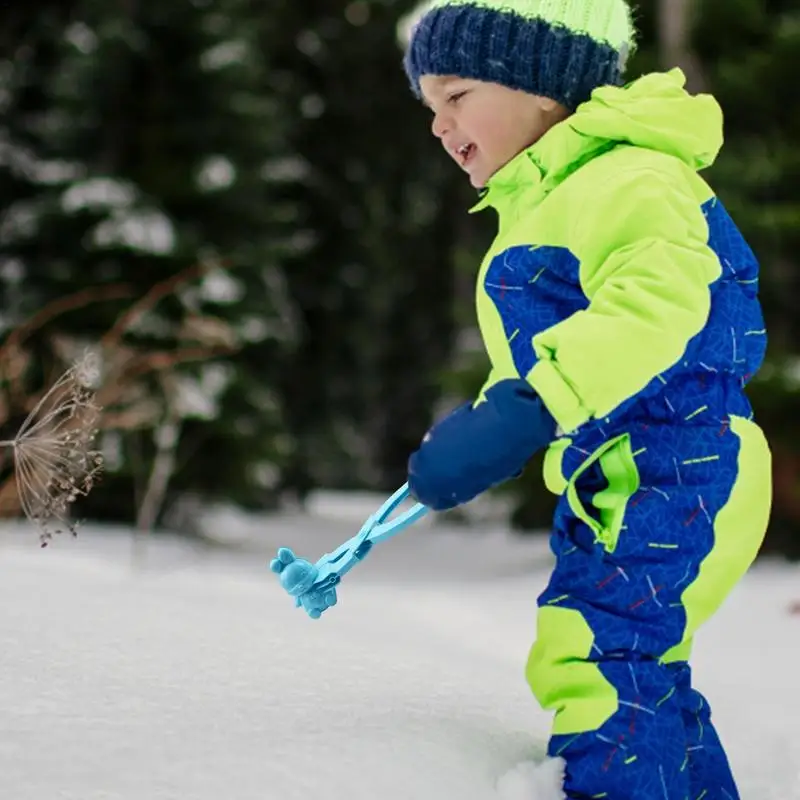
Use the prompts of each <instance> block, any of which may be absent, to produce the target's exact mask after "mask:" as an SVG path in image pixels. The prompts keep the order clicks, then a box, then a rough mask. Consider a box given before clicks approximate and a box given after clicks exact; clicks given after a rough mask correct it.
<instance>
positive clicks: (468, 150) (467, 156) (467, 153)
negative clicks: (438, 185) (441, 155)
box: [456, 144, 477, 168]
mask: <svg viewBox="0 0 800 800" xmlns="http://www.w3.org/2000/svg"><path fill="white" fill-rule="evenodd" d="M476 150H477V148H476V147H475V145H474V144H462V145H461V147H459V148H458V150H456V156H457V158H458V163H459V164H460V165H461V166H462V168H463V167H466V166H467V164H468V163H469V162H470V161H471V160H472V159H473V157H474V156H475V152H476Z"/></svg>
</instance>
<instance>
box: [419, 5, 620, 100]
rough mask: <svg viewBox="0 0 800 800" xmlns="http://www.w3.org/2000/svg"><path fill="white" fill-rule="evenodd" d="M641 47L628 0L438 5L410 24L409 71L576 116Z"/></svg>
mask: <svg viewBox="0 0 800 800" xmlns="http://www.w3.org/2000/svg"><path fill="white" fill-rule="evenodd" d="M634 46H635V42H634V27H633V21H632V18H631V11H630V8H629V7H628V5H627V3H626V2H625V0H433V2H428V3H426V4H425V6H424V7H423V10H422V11H421V14H420V15H419V16H418V18H417V20H416V22H415V23H414V24H413V26H412V27H411V31H410V38H409V42H408V46H407V49H406V54H405V58H404V67H405V70H406V74H407V75H408V78H409V81H410V82H411V87H412V90H413V91H414V93H415V94H416V95H417V96H418V97H419V96H421V91H420V85H419V80H420V77H421V76H422V75H456V76H458V77H461V78H472V79H475V80H481V81H487V82H490V83H499V84H502V85H503V86H507V87H508V88H510V89H520V90H522V91H524V92H529V93H531V94H537V95H540V96H543V97H549V98H551V99H552V100H556V101H557V102H559V103H561V104H562V105H564V106H566V107H567V108H568V109H569V110H570V111H574V110H575V109H576V108H577V107H578V106H579V105H580V104H581V103H583V102H584V101H585V100H588V99H589V96H590V95H591V93H592V91H594V89H596V88H597V87H599V86H604V85H607V84H612V85H620V84H621V83H622V82H623V73H624V71H625V64H626V62H627V59H628V56H629V54H630V53H631V51H632V50H633V48H634Z"/></svg>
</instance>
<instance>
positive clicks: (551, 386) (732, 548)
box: [475, 70, 771, 800]
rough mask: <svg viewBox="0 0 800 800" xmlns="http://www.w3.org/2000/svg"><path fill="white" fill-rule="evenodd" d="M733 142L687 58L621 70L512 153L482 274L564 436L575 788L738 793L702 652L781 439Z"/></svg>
mask: <svg viewBox="0 0 800 800" xmlns="http://www.w3.org/2000/svg"><path fill="white" fill-rule="evenodd" d="M721 144H722V117H721V112H720V109H719V107H718V105H717V104H716V102H715V101H714V100H713V99H712V98H711V97H709V96H706V95H701V96H697V97H693V96H690V95H689V94H687V93H686V92H685V90H684V76H683V74H682V73H681V72H680V71H679V70H674V71H672V72H669V73H654V74H651V75H647V76H645V77H643V78H641V79H639V80H637V81H635V82H633V83H632V84H630V85H629V86H627V87H624V88H618V87H611V86H608V87H604V88H601V89H599V90H597V91H595V92H594V94H593V96H592V99H591V100H590V101H589V102H587V103H585V104H584V105H582V106H581V107H580V108H579V109H578V111H577V112H576V113H575V114H574V115H573V116H571V117H570V118H568V119H567V120H566V121H564V122H562V123H560V124H559V125H557V126H556V127H554V128H553V129H551V130H550V131H548V132H547V134H545V136H544V137H542V139H540V140H539V141H538V142H537V143H536V144H534V145H533V146H532V147H530V148H529V149H527V150H526V151H524V152H522V153H521V154H520V155H519V156H517V157H516V158H514V159H513V160H512V161H511V162H509V163H508V164H506V165H505V166H504V167H503V168H502V169H501V170H500V171H499V172H498V173H497V174H496V175H495V176H493V178H492V179H491V181H490V182H489V185H488V187H487V191H486V194H485V196H484V197H483V198H482V199H481V202H480V203H479V204H478V206H476V209H475V210H478V209H479V208H484V207H486V206H492V207H493V208H494V209H495V210H496V211H497V214H498V217H499V231H498V235H497V238H496V240H495V241H494V243H493V244H492V246H491V249H490V250H489V252H488V254H487V255H486V258H485V260H484V262H483V264H482V267H481V270H480V274H479V280H478V285H477V308H478V317H479V324H480V328H481V332H482V335H483V338H484V341H485V344H486V347H487V351H488V353H489V356H490V359H491V363H492V371H491V374H490V376H489V379H488V381H487V383H486V386H485V387H484V391H485V390H487V389H488V388H490V387H491V386H492V385H493V384H495V383H496V382H498V381H500V380H502V379H504V378H509V377H518V376H521V377H523V378H527V380H528V381H530V383H531V384H532V385H533V387H534V388H535V389H536V391H537V392H538V393H539V395H540V396H541V398H542V399H543V400H544V402H545V404H546V405H547V407H548V409H549V410H550V412H551V413H552V415H553V416H554V417H555V418H556V420H557V422H558V424H559V427H560V429H561V432H562V434H563V435H561V436H560V437H559V438H558V439H557V440H556V441H555V442H554V443H553V444H552V446H551V447H550V448H549V450H548V452H547V454H546V458H545V481H546V483H547V485H548V487H549V488H550V489H551V490H552V491H554V492H555V493H556V494H558V495H559V501H558V506H557V510H556V514H555V519H554V523H553V531H552V549H553V552H554V554H555V557H556V565H555V569H554V572H553V574H552V578H551V580H550V582H549V585H548V586H547V588H546V589H545V591H544V593H543V594H542V595H541V597H540V598H539V611H538V620H537V635H536V641H535V644H534V645H533V647H532V649H531V652H530V657H529V661H528V665H527V671H526V674H527V678H528V681H529V683H530V686H531V688H532V690H533V692H534V694H535V696H536V697H537V698H538V700H539V702H540V703H541V705H542V706H543V707H544V708H545V709H548V710H552V711H553V712H555V720H554V727H553V736H552V739H551V743H550V752H551V755H554V756H555V755H557V756H561V757H563V758H564V759H565V760H566V763H567V779H566V783H565V789H566V791H567V793H568V795H569V796H570V797H575V798H584V797H585V798H589V797H592V798H608V800H655V799H656V798H658V800H687V798H691V800H697V798H701V797H702V798H703V800H716V799H717V798H720V799H721V798H736V797H738V794H737V791H736V787H735V784H734V781H733V778H732V776H731V774H730V770H729V767H728V764H727V760H726V757H725V754H724V751H723V749H722V747H721V745H720V743H719V740H718V738H717V735H716V733H715V731H714V728H713V726H712V725H711V722H710V717H709V708H708V704H707V702H706V701H705V700H704V698H703V697H702V696H701V695H700V694H699V693H698V692H697V691H696V690H695V689H694V688H693V687H692V685H691V681H690V671H689V666H688V663H687V661H688V657H689V653H690V649H691V645H692V639H693V636H694V634H695V632H696V631H697V629H698V628H699V627H700V626H701V625H702V624H703V623H704V622H705V621H706V620H707V619H708V618H709V617H710V616H711V615H712V614H713V613H714V612H715V611H716V609H717V608H718V607H719V605H720V604H721V603H722V601H723V600H724V598H725V597H726V595H728V593H729V592H730V590H731V589H732V588H733V586H734V585H735V584H736V583H737V582H738V581H739V580H740V579H741V577H742V576H743V575H744V573H745V572H746V570H747V569H748V567H749V566H750V565H751V563H752V562H753V560H754V558H755V557H756V554H757V551H758V549H759V546H760V544H761V542H762V539H763V536H764V533H765V530H766V526H767V520H768V516H769V510H770V504H771V469H770V452H769V448H768V445H767V442H766V441H765V438H764V436H763V435H762V432H761V430H760V429H759V427H757V425H756V424H755V423H754V422H753V421H752V412H751V407H750V404H749V402H748V400H747V398H746V396H745V393H744V387H745V385H746V384H747V382H748V380H749V379H750V378H751V377H752V375H754V374H755V372H756V371H757V370H758V369H759V367H760V365H761V362H762V360H763V357H764V352H765V346H766V336H765V330H764V321H763V318H762V314H761V310H760V306H759V302H758V298H757V290H758V264H757V262H756V259H755V257H754V255H753V253H752V252H751V250H750V248H749V247H748V245H747V244H746V242H745V241H744V239H743V238H742V236H741V234H740V233H739V231H738V229H737V227H736V226H735V224H734V223H733V221H732V220H731V218H730V217H729V215H728V213H727V212H726V210H725V208H724V207H723V205H722V203H721V202H720V201H719V199H718V198H717V197H715V196H714V194H713V192H712V191H711V189H710V188H709V187H708V185H707V184H706V183H705V182H704V181H703V180H702V179H701V178H700V177H699V176H698V174H697V173H698V171H699V170H701V169H703V168H705V167H707V166H708V165H710V164H711V163H712V162H713V160H714V158H715V157H716V155H717V152H718V150H719V149H720V147H721Z"/></svg>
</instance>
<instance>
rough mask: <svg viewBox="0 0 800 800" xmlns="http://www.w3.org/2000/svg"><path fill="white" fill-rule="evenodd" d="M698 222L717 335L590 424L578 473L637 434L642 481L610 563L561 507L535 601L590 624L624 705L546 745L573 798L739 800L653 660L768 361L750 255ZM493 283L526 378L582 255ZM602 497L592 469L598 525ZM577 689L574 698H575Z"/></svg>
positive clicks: (564, 504)
mask: <svg viewBox="0 0 800 800" xmlns="http://www.w3.org/2000/svg"><path fill="white" fill-rule="evenodd" d="M703 213H704V215H705V217H706V219H707V221H708V226H709V245H710V247H711V248H712V249H713V250H714V252H715V253H716V254H717V256H718V257H719V260H720V264H721V266H722V274H721V275H720V277H719V279H718V280H717V281H716V282H715V283H714V284H713V285H712V286H711V287H710V290H711V297H712V301H711V312H710V315H709V319H708V323H707V325H706V326H705V328H704V330H703V331H701V332H700V333H699V334H698V335H697V336H696V337H695V338H694V339H693V340H692V341H691V342H690V343H689V345H688V347H687V349H686V352H685V354H684V357H683V358H682V359H681V360H680V361H679V362H678V363H676V364H675V365H673V366H672V367H671V368H670V369H669V370H668V371H666V372H665V373H664V374H663V375H661V376H658V377H657V378H655V379H654V380H653V381H652V382H651V383H650V384H649V385H648V386H647V387H646V388H645V389H644V390H643V391H642V392H641V393H639V394H638V395H636V396H635V397H632V398H630V399H629V400H627V401H626V402H624V403H623V404H622V405H621V406H620V407H618V408H617V409H615V411H614V412H613V413H612V414H611V415H610V416H609V417H608V418H607V419H604V420H599V421H593V422H590V423H588V424H587V425H585V426H583V427H582V428H581V429H580V430H579V431H578V432H577V434H576V435H575V437H574V438H573V441H572V443H571V445H570V446H569V447H568V448H567V450H566V451H565V454H564V463H563V472H564V474H565V477H566V478H569V477H570V476H571V475H572V474H573V473H574V472H575V470H576V469H577V468H578V466H580V465H581V464H582V462H584V461H585V460H586V458H587V456H588V455H589V454H590V453H592V452H593V451H594V450H595V449H596V448H597V447H598V445H599V444H601V443H602V442H603V441H606V440H607V439H609V438H611V437H613V436H616V435H618V434H620V433H623V432H624V433H628V434H629V435H630V443H631V448H632V451H633V454H634V457H635V461H636V465H637V467H638V471H639V477H640V488H639V489H638V491H637V492H636V493H635V494H634V495H633V496H632V497H631V498H630V500H629V502H628V505H627V509H626V512H625V520H624V523H625V524H624V525H623V530H622V531H621V532H620V535H619V539H618V542H617V544H616V548H615V549H613V551H612V552H608V551H607V550H606V549H605V548H604V547H603V545H602V544H601V543H599V542H595V536H594V533H593V532H592V530H591V529H590V528H589V527H588V526H587V525H586V524H585V523H584V522H583V521H581V520H580V519H579V518H578V517H577V516H576V515H575V513H574V511H573V509H572V508H571V507H570V505H569V502H568V499H567V497H566V496H562V497H561V498H560V499H559V503H558V506H557V509H556V513H555V518H554V524H553V532H552V537H551V546H552V550H553V552H554V554H555V556H556V566H555V569H554V571H553V574H552V577H551V580H550V583H549V585H548V586H547V588H546V590H545V591H544V593H543V594H542V595H541V597H540V598H539V604H540V605H558V606H563V607H567V608H572V609H576V610H578V611H579V612H580V613H581V615H582V616H583V617H584V619H585V620H586V622H587V623H588V625H589V627H590V628H591V630H592V632H593V634H594V648H593V651H592V654H591V656H590V660H592V661H594V662H596V663H597V665H598V667H599V669H600V670H601V672H602V673H603V675H604V676H605V677H606V679H607V680H608V681H609V682H610V683H611V684H612V685H613V686H614V687H615V688H616V689H617V692H618V696H619V708H618V711H617V712H616V713H615V714H614V715H613V716H612V717H611V718H610V719H609V720H608V721H607V722H605V723H604V724H603V725H602V727H601V728H600V729H598V730H595V731H589V732H586V733H582V734H578V735H571V736H553V737H552V739H551V742H550V748H549V749H550V754H551V755H553V756H556V755H557V756H561V757H563V758H565V759H566V762H567V776H566V782H565V789H566V791H567V794H568V796H569V797H570V798H576V799H577V798H581V800H588V798H594V797H607V798H609V800H633V798H636V800H686V798H691V799H692V800H694V798H700V797H702V798H703V800H732V799H735V798H738V796H739V795H738V793H737V791H736V787H735V783H734V780H733V777H732V776H731V773H730V768H729V766H728V762H727V759H726V757H725V753H724V751H723V749H722V745H721V744H720V742H719V739H718V737H717V735H716V732H715V730H714V727H713V725H712V724H711V720H710V711H709V708H708V703H707V702H706V701H705V699H704V698H703V697H702V695H700V694H699V693H698V692H696V691H695V690H694V689H693V688H692V686H691V681H690V671H689V667H688V665H687V664H686V663H685V662H679V663H677V664H671V665H665V664H662V663H660V662H659V658H660V657H661V656H662V655H663V654H664V653H665V652H667V651H668V650H670V649H671V648H672V647H674V646H676V645H678V644H679V643H681V640H682V637H683V635H684V631H685V628H686V612H685V609H684V607H683V604H682V601H681V595H682V592H683V591H684V590H685V588H686V587H687V586H688V585H689V584H691V583H692V582H693V581H694V580H695V579H696V577H697V575H698V570H699V568H700V565H701V564H702V562H703V560H704V559H705V558H706V556H708V554H709V553H710V552H711V550H712V548H713V546H714V530H713V522H714V519H715V516H716V515H717V513H718V512H719V510H720V509H721V508H722V507H723V506H724V505H725V503H726V502H727V500H728V498H729V496H730V492H731V490H732V487H733V485H734V482H735V480H736V477H737V457H738V454H739V438H738V437H737V436H736V435H735V434H734V433H732V432H731V430H730V427H729V417H730V415H736V416H743V417H748V418H749V417H751V416H752V412H751V408H750V405H749V402H748V400H747V398H746V397H745V394H744V391H743V389H744V386H745V385H746V383H747V381H748V380H749V378H750V376H751V375H753V374H754V373H755V372H756V371H757V370H758V368H759V366H760V364H761V362H762V360H763V357H764V351H765V342H766V336H765V331H764V321H763V318H762V316H761V310H760V306H759V303H758V300H757V297H756V294H757V288H758V264H757V262H756V259H755V257H754V256H753V253H752V251H751V250H750V248H749V247H748V245H747V244H746V242H745V241H744V239H743V238H742V236H741V234H740V233H739V231H738V229H737V228H736V226H735V225H734V223H733V222H732V220H731V218H730V217H729V215H728V214H727V212H726V211H725V209H724V207H723V205H722V203H721V202H719V201H718V200H717V199H713V200H711V201H709V202H708V203H706V204H705V205H704V206H703ZM485 286H486V290H487V292H488V293H489V295H490V297H491V298H492V300H493V302H494V304H495V306H496V308H497V309H498V311H499V313H500V315H501V317H502V319H503V323H504V326H505V330H506V333H507V335H508V336H509V338H510V339H511V344H512V352H513V356H514V361H515V364H516V366H517V368H518V369H519V371H520V373H521V374H522V375H525V374H527V372H528V371H529V370H530V369H531V367H532V366H533V364H534V363H535V361H536V356H535V354H534V352H533V347H532V345H531V340H532V338H533V337H534V336H535V335H536V334H537V333H539V332H540V331H542V330H544V329H545V328H547V327H549V326H550V325H552V324H553V323H554V321H557V320H561V319H564V318H565V317H567V316H569V315H570V314H571V313H574V312H575V311H578V310H580V309H583V308H586V306H587V305H588V301H587V299H586V297H585V296H584V295H583V293H582V292H581V291H580V287H579V283H578V262H577V259H575V258H574V257H573V256H572V255H571V254H570V253H569V252H567V251H565V250H563V249H559V248H552V247H539V248H530V247H518V248H514V249H513V250H510V251H507V252H505V253H502V254H500V255H499V256H498V257H497V258H495V259H494V261H493V263H492V264H491V265H490V268H489V270H488V272H487V275H486V279H485ZM512 336H513V339H512V338H511V337H512ZM606 487H607V482H606V479H605V477H604V475H603V474H602V471H601V470H600V468H599V466H597V465H594V466H592V467H590V468H589V469H588V470H586V471H585V472H584V473H583V474H582V475H580V477H579V478H578V479H577V481H576V488H577V490H578V498H579V501H580V502H581V504H582V506H583V509H584V511H585V512H586V513H587V514H588V515H590V516H594V517H595V518H599V517H598V513H599V512H598V511H597V509H595V508H594V506H592V498H593V497H594V495H595V494H596V493H597V492H599V491H601V490H602V489H604V488H606ZM580 657H581V655H580V654H577V653H576V654H575V658H580ZM572 674H574V673H572ZM563 680H564V681H565V687H562V693H563V694H564V695H566V696H569V695H570V691H569V680H570V671H569V670H564V675H563ZM574 692H575V695H576V696H579V695H580V693H581V687H579V686H575V687H574ZM603 792H605V794H603Z"/></svg>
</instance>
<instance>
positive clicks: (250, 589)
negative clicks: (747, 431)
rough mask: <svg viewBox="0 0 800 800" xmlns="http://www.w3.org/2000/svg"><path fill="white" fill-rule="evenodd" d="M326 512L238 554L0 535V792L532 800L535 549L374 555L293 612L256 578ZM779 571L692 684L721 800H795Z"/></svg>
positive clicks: (69, 798)
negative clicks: (324, 598)
mask: <svg viewBox="0 0 800 800" xmlns="http://www.w3.org/2000/svg"><path fill="white" fill-rule="evenodd" d="M343 509H346V505H345V506H342V507H341V508H339V509H338V511H337V509H331V508H328V509H327V510H325V511H320V510H317V511H316V512H315V513H314V514H312V515H307V516H304V515H297V516H286V517H283V518H281V519H267V520H263V519H261V520H254V519H251V520H249V521H246V522H242V521H241V520H234V519H233V518H231V517H229V516H226V515H219V516H218V517H217V518H215V519H214V520H213V524H214V526H216V528H217V530H218V532H219V533H220V534H221V535H223V534H224V536H223V538H226V539H228V540H238V545H239V546H238V547H236V548H234V549H231V548H229V547H225V548H221V547H210V548H208V547H206V548H201V547H197V546H189V545H187V544H186V543H182V542H179V541H176V540H170V539H162V538H158V539H151V540H150V541H149V542H148V544H147V546H146V549H145V550H144V551H143V552H144V555H143V556H142V553H141V552H139V554H138V556H137V557H136V558H135V559H134V558H132V553H133V552H134V551H133V550H132V546H131V537H130V534H128V533H127V532H125V531H120V530H107V529H106V530H103V529H99V528H96V527H92V526H87V527H86V528H84V529H82V530H81V533H80V536H79V537H78V539H75V540H73V539H69V538H61V539H57V540H56V541H55V542H54V543H53V544H52V545H51V547H50V548H48V549H45V550H40V549H39V548H38V546H37V540H36V535H35V533H34V532H32V531H31V530H30V529H26V528H24V527H17V526H15V527H5V528H0V576H1V577H0V798H2V800H173V799H174V800H178V798H180V800H220V798H225V800H272V799H273V798H274V800H308V798H312V797H318V798H325V800H362V799H363V800H378V799H380V800H408V799H409V798H413V800H433V798H436V800H441V799H442V798H446V799H447V800H449V798H453V800H493V799H494V800H497V798H502V800H551V799H552V798H556V797H558V796H559V793H558V792H557V791H556V790H555V786H556V784H557V781H558V775H557V769H558V766H559V765H558V763H557V762H549V763H547V762H545V764H544V766H543V767H541V766H540V767H539V768H538V769H537V768H536V765H539V764H541V763H542V761H543V754H544V748H545V743H546V737H547V730H548V725H549V718H548V717H547V716H546V715H545V714H543V713H542V712H540V711H539V710H538V708H537V707H536V704H535V702H534V700H533V698H532V697H531V695H530V694H529V691H528V689H527V687H526V685H525V682H524V679H523V668H524V663H525V658H526V655H527V650H528V647H529V645H530V642H531V637H532V635H533V631H534V614H535V606H536V602H535V601H536V596H537V594H538V593H539V591H540V590H541V589H542V587H543V586H544V583H545V581H546V579H547V571H548V568H549V566H550V557H549V554H548V552H547V550H546V545H545V544H544V542H543V541H542V540H540V539H534V540H532V541H531V540H527V541H526V540H519V539H516V538H515V537H513V536H511V535H509V534H506V533H504V532H503V531H495V532H491V533H489V534H485V535H483V534H473V533H470V532H457V531H455V530H439V529H436V530H432V529H431V526H430V523H429V522H428V521H425V520H424V521H423V522H421V523H420V524H418V526H417V527H416V528H414V529H412V530H410V531H408V532H407V533H405V534H403V536H402V537H400V538H399V539H396V540H393V541H389V542H386V543H384V544H383V545H381V546H380V547H379V548H376V550H375V551H373V553H372V554H370V556H369V558H368V559H367V561H366V562H365V563H364V564H362V565H360V566H358V567H356V569H354V570H353V571H352V572H351V573H350V574H349V575H348V576H347V577H346V578H345V581H344V583H343V585H342V587H341V590H340V594H339V605H338V606H336V607H335V608H333V609H332V610H330V611H328V612H326V613H325V614H324V615H323V617H322V619H321V620H317V621H313V620H311V619H309V618H308V617H307V616H306V615H305V613H304V612H303V611H302V610H300V609H295V608H294V606H293V604H292V602H291V600H289V598H288V597H287V596H286V595H285V594H284V593H283V592H282V590H281V589H280V587H279V585H278V581H277V579H276V577H275V576H274V575H272V574H271V573H270V572H269V571H268V569H267V563H268V559H269V557H270V556H271V555H272V553H273V551H274V550H275V549H276V548H277V547H278V546H279V545H287V546H291V547H293V548H294V549H295V550H296V551H298V552H299V554H301V555H303V556H306V557H308V558H310V559H311V560H314V559H315V558H317V557H319V556H320V555H322V554H323V553H324V552H326V551H328V550H331V549H333V548H334V547H335V546H336V545H337V544H339V543H340V542H341V541H343V540H344V539H346V538H348V537H349V536H350V535H352V534H353V533H354V532H355V530H357V528H358V524H359V522H360V519H359V513H360V510H359V511H358V512H356V513H349V514H348V513H340V512H342V510H343ZM799 577H800V570H798V569H797V568H793V567H789V566H784V565H780V564H776V563H763V564H759V565H758V566H757V567H756V568H755V569H754V570H753V571H752V572H751V574H750V575H749V576H748V578H747V579H746V581H745V582H744V583H743V585H741V586H740V587H739V589H738V590H737V591H736V593H735V595H734V596H733V597H732V598H731V599H730V601H729V602H728V603H727V605H726V606H725V607H724V609H723V611H722V612H721V614H720V615H719V616H718V617H717V618H716V619H715V620H714V621H713V622H712V623H711V624H710V625H709V626H708V628H707V629H706V630H705V631H704V633H703V635H701V637H700V639H699V641H698V644H697V651H696V658H695V663H696V666H695V673H696V677H697V680H698V682H699V684H700V685H701V686H702V688H704V689H705V690H706V694H707V695H708V696H709V698H710V700H711V702H712V704H713V705H714V708H715V712H716V719H717V723H718V727H719V729H720V732H721V734H722V735H723V737H724V739H725V741H726V743H727V745H728V749H729V753H730V757H731V760H732V763H733V765H734V769H735V771H736V773H737V777H738V779H739V781H740V786H741V790H742V796H743V798H744V800H797V798H800V690H798V677H797V676H798V658H799V657H800V617H798V616H792V615H790V614H788V613H787V607H788V606H789V604H790V603H791V602H792V601H793V600H794V599H796V597H797V596H798V595H800V580H798V578H799Z"/></svg>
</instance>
